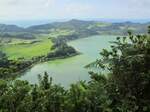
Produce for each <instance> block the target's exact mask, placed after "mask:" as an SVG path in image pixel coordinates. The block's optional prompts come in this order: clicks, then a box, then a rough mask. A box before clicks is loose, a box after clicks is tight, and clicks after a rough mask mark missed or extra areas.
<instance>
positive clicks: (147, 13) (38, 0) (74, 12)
mask: <svg viewBox="0 0 150 112" xmlns="http://www.w3.org/2000/svg"><path fill="white" fill-rule="evenodd" d="M43 18H45V19H54V18H56V19H64V18H150V0H0V19H6V20H7V19H9V20H12V19H14V20H17V19H21V20H22V19H43Z"/></svg>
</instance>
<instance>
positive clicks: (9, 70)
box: [0, 51, 31, 79]
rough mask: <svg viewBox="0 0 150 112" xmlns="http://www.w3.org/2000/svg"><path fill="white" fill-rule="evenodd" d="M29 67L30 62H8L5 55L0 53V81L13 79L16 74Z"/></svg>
mask: <svg viewBox="0 0 150 112" xmlns="http://www.w3.org/2000/svg"><path fill="white" fill-rule="evenodd" d="M30 65H31V62H30V61H23V60H9V59H8V58H7V56H6V54H5V53H3V52H1V51H0V79H5V78H10V77H14V76H16V75H17V72H20V71H21V70H23V69H24V68H27V67H29V66H30Z"/></svg>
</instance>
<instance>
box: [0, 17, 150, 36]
mask: <svg viewBox="0 0 150 112" xmlns="http://www.w3.org/2000/svg"><path fill="white" fill-rule="evenodd" d="M148 25H150V23H133V22H122V23H109V22H99V21H82V20H75V19H73V20H70V21H67V22H53V23H49V24H43V25H35V26H31V27H28V28H21V27H18V26H16V25H5V24H0V36H1V37H9V36H10V37H15V36H17V38H19V37H20V38H26V36H27V38H33V34H40V33H43V34H50V33H52V32H54V31H56V30H69V31H73V32H74V33H75V34H76V37H78V38H81V37H85V36H90V35H96V34H106V35H125V34H127V31H128V30H131V31H132V32H133V33H146V31H147V26H148ZM21 34H22V35H23V36H21Z"/></svg>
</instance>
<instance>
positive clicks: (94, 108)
mask: <svg viewBox="0 0 150 112" xmlns="http://www.w3.org/2000/svg"><path fill="white" fill-rule="evenodd" d="M128 34H129V35H128V36H127V37H117V38H116V41H114V42H112V45H111V50H107V49H104V50H103V51H102V52H101V53H100V54H101V56H102V58H101V59H99V60H96V61H95V62H94V63H91V64H89V65H88V66H87V67H94V68H95V67H96V68H98V69H99V70H101V69H102V70H107V71H108V72H107V74H106V73H105V74H102V73H101V74H100V73H95V72H92V71H91V72H89V73H90V76H91V81H89V82H85V81H80V82H78V83H76V84H72V85H71V86H70V88H69V89H65V88H63V87H61V86H60V85H55V84H53V83H52V78H49V77H48V74H47V73H46V72H45V73H44V76H43V77H42V76H40V75H39V84H35V85H31V84H29V83H28V82H27V81H20V80H15V81H12V82H10V81H9V82H8V81H6V80H0V88H1V89H0V112H150V63H149V62H150V27H149V31H148V34H141V35H133V34H132V33H131V32H130V31H129V32H128ZM1 55H3V54H2V53H1ZM58 69H59V68H58Z"/></svg>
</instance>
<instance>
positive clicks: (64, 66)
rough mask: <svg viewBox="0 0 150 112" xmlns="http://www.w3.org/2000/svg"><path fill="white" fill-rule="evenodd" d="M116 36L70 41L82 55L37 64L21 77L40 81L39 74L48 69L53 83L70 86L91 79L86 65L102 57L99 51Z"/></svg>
mask: <svg viewBox="0 0 150 112" xmlns="http://www.w3.org/2000/svg"><path fill="white" fill-rule="evenodd" d="M115 37H116V36H92V37H88V38H83V39H78V40H74V41H71V42H69V43H68V44H69V45H71V46H73V47H74V48H75V49H76V50H77V51H79V52H81V53H82V54H81V55H77V56H74V57H71V58H66V59H57V60H53V61H48V62H44V63H40V64H37V65H35V66H33V67H32V68H31V69H29V70H28V71H26V72H25V73H24V74H23V75H22V76H21V77H20V78H19V79H22V80H27V81H29V82H30V83H32V84H34V83H37V82H38V75H39V74H41V75H43V73H44V72H45V71H46V72H47V73H48V74H49V76H50V77H52V78H53V83H55V84H61V85H62V86H64V87H68V86H69V85H70V84H72V83H75V82H77V81H80V80H85V81H89V80H90V76H89V74H88V71H89V70H87V69H86V68H84V66H85V65H87V64H89V63H91V62H93V61H95V60H96V59H98V58H100V55H99V52H101V51H102V49H103V48H108V49H109V46H110V43H109V42H110V41H113V40H115Z"/></svg>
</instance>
